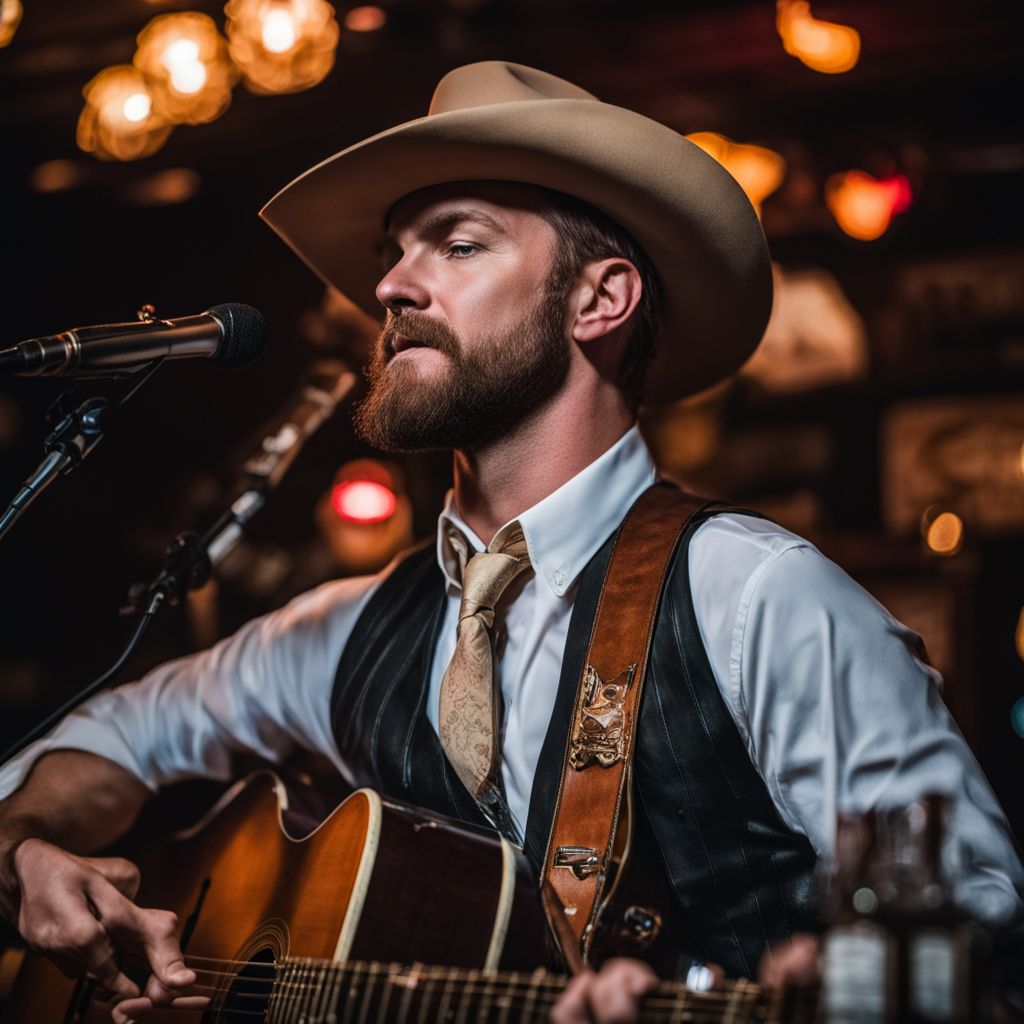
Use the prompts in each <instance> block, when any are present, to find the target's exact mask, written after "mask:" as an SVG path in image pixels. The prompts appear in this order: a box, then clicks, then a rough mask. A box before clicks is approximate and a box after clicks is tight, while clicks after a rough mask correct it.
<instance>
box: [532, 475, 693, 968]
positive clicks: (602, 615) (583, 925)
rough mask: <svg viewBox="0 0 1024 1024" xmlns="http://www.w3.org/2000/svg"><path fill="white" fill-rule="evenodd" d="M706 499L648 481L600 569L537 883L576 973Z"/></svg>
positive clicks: (587, 945)
mask: <svg viewBox="0 0 1024 1024" xmlns="http://www.w3.org/2000/svg"><path fill="white" fill-rule="evenodd" d="M708 504H710V503H709V502H708V501H707V500H705V499H703V498H695V497H693V496H692V495H688V494H685V493H683V492H682V491H680V490H678V489H677V488H675V487H673V486H671V485H669V484H665V483H657V484H654V485H653V486H652V487H650V488H649V489H648V490H646V491H645V492H644V493H643V494H641V495H640V497H639V498H638V499H637V500H636V501H635V502H634V504H633V507H632V508H631V509H630V510H629V512H628V513H627V514H626V518H625V519H624V520H623V522H622V525H621V526H620V528H619V533H618V536H617V538H616V540H615V545H614V547H613V549H612V555H611V560H610V561H609V563H608V569H607V571H606V572H605V577H604V583H603V585H602V588H601V597H600V599H599V602H598V606H597V615H596V616H595V618H594V625H593V629H592V631H591V634H590V645H589V648H588V650H587V656H586V659H585V660H584V663H583V674H582V677H581V679H580V683H579V687H578V689H577V691H576V705H575V708H574V710H573V717H572V721H571V723H570V727H569V741H568V744H567V746H566V750H565V756H564V759H563V762H562V780H561V784H560V787H559V791H558V800H557V802H556V804H555V814H554V820H553V822H552V827H551V834H550V836H549V838H548V849H547V854H546V859H545V865H544V878H543V880H542V882H541V902H542V903H543V905H544V910H545V913H546V914H547V918H548V923H549V924H550V926H551V929H552V931H553V932H554V934H555V938H556V940H557V942H558V945H559V948H560V950H561V952H562V956H563V957H564V958H565V960H566V963H567V965H568V966H569V968H570V969H571V970H573V971H574V972H575V971H578V970H580V969H581V967H582V966H583V965H585V964H586V963H587V959H588V955H589V951H590V943H591V940H592V937H593V930H594V925H595V923H596V920H597V915H598V912H599V910H600V908H601V904H602V897H603V894H604V891H605V888H606V886H607V883H608V879H609V869H610V868H611V866H612V856H613V851H614V850H615V843H616V834H617V830H618V828H619V824H620V817H621V816H622V812H623V800H624V798H626V802H627V803H628V786H629V766H630V762H631V760H632V756H633V748H634V742H635V739H636V723H637V721H638V718H639V713H640V696H641V693H642V690H643V683H644V675H645V673H646V670H647V658H648V655H649V653H650V648H651V636H652V635H653V633H654V623H655V618H656V616H657V611H658V605H659V603H660V598H661V590H662V586H663V584H664V582H665V576H666V573H667V572H668V567H669V563H670V562H671V560H672V553H673V552H674V551H675V549H676V545H677V544H678V542H679V538H680V536H681V535H682V533H683V531H684V530H685V528H686V524H687V523H688V522H689V520H690V518H691V517H692V516H693V514H694V513H695V512H697V511H698V510H700V509H702V508H704V507H705V506H707V505H708ZM625 827H626V828H627V830H628V825H627V826H625ZM623 834H624V835H625V834H627V833H625V832H624V833H623Z"/></svg>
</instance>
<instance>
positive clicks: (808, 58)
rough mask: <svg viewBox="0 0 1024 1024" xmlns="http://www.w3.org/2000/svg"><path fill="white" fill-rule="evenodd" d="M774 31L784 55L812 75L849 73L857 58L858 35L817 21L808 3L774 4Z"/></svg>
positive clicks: (796, 0)
mask: <svg viewBox="0 0 1024 1024" xmlns="http://www.w3.org/2000/svg"><path fill="white" fill-rule="evenodd" d="M775 27H776V29H777V30H778V33H779V35H780V36H781V37H782V45H783V47H784V48H785V50H786V53H788V54H791V55H792V56H794V57H796V58H797V59H798V60H800V61H802V62H803V63H804V64H806V65H807V66H808V67H809V68H812V69H813V70H814V71H821V72H823V73H824V74H827V75H835V74H839V73H841V72H843V71H849V70H850V69H851V68H853V67H854V66H855V65H856V64H857V60H858V58H859V57H860V33H859V32H857V30H856V29H853V28H850V27H849V26H848V25H837V24H836V23H835V22H832V21H819V20H818V19H817V18H815V17H814V15H813V14H811V5H810V3H809V2H808V0H777V3H776V14H775Z"/></svg>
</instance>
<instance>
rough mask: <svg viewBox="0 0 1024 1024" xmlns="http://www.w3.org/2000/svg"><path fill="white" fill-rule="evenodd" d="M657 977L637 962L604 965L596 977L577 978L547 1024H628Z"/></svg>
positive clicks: (588, 974) (585, 974)
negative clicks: (549, 1023)
mask: <svg viewBox="0 0 1024 1024" xmlns="http://www.w3.org/2000/svg"><path fill="white" fill-rule="evenodd" d="M657 986H658V976H657V975H656V974H655V973H654V971H652V970H651V969H650V967H648V966H647V964H645V963H643V961H641V960H627V959H625V958H623V957H620V958H616V959H613V960H608V961H606V962H605V963H604V964H603V965H602V967H601V970H600V971H598V972H597V973H596V974H595V973H594V972H593V971H583V972H582V973H581V974H577V975H576V977H575V978H573V979H572V981H570V982H569V985H568V987H567V988H566V990H565V991H564V992H563V993H562V995H561V996H560V997H559V999H558V1002H557V1003H555V1005H554V1007H552V1010H551V1024H629V1022H630V1021H636V1020H639V1019H640V1003H641V1002H642V1001H643V997H644V996H645V995H646V994H647V993H648V992H650V991H652V990H653V989H655V988H657Z"/></svg>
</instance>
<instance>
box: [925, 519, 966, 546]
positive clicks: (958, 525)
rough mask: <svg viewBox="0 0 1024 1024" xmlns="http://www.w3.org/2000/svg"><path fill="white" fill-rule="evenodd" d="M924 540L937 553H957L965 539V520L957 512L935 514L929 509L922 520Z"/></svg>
mask: <svg viewBox="0 0 1024 1024" xmlns="http://www.w3.org/2000/svg"><path fill="white" fill-rule="evenodd" d="M921 526H922V528H923V532H924V541H925V544H927V545H928V548H929V550H930V551H933V552H935V554H937V555H955V554H956V553H957V552H958V551H959V550H960V547H961V545H962V544H963V541H964V522H963V520H962V519H961V518H960V517H959V516H958V515H957V514H956V513H955V512H939V513H938V514H937V515H935V514H934V512H933V510H931V509H929V511H928V512H926V513H925V514H924V517H923V519H922V521H921Z"/></svg>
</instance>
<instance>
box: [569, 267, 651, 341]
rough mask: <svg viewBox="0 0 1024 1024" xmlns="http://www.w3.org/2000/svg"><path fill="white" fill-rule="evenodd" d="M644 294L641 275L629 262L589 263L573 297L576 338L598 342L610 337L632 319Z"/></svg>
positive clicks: (582, 273)
mask: <svg viewBox="0 0 1024 1024" xmlns="http://www.w3.org/2000/svg"><path fill="white" fill-rule="evenodd" d="M642 293H643V285H642V284H641V282H640V272H639V271H638V270H637V269H636V267H635V266H633V264H632V263H630V262H629V260H627V259H623V258H622V257H621V256H615V257H613V258H611V259H607V260H600V261H595V262H593V263H588V264H587V265H586V266H585V267H584V268H583V269H582V270H581V271H580V277H579V280H578V282H577V286H576V289H575V291H574V293H573V295H574V300H575V307H574V310H573V312H574V318H573V323H572V336H573V338H574V339H575V340H576V341H582V342H587V341H597V340H598V339H599V338H603V337H605V336H606V335H608V334H611V333H612V332H613V331H615V330H617V329H618V328H619V327H621V326H622V325H623V324H624V323H625V322H626V321H627V320H628V319H629V318H630V316H632V314H633V310H634V309H636V307H637V303H639V301H640V296H641V294H642Z"/></svg>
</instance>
